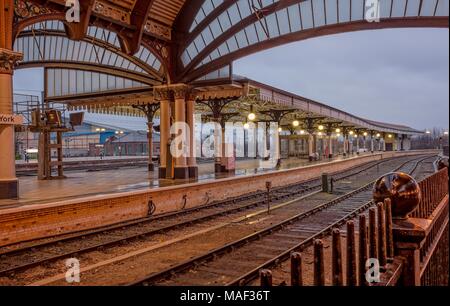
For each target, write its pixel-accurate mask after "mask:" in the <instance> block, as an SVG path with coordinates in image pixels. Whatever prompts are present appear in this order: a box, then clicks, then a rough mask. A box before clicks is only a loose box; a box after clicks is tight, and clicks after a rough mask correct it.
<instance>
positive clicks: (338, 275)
mask: <svg viewBox="0 0 450 306" xmlns="http://www.w3.org/2000/svg"><path fill="white" fill-rule="evenodd" d="M331 254H332V255H331V257H332V264H331V266H332V267H331V268H332V278H333V280H332V283H333V286H343V285H344V275H343V268H342V243H341V231H340V230H339V229H334V230H333V235H332V249H331Z"/></svg>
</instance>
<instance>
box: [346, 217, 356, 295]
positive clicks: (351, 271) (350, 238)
mask: <svg viewBox="0 0 450 306" xmlns="http://www.w3.org/2000/svg"><path fill="white" fill-rule="evenodd" d="M357 285H358V276H357V270H356V242H355V223H354V222H353V221H348V222H347V286H357Z"/></svg>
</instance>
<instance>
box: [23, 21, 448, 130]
mask: <svg viewBox="0 0 450 306" xmlns="http://www.w3.org/2000/svg"><path fill="white" fill-rule="evenodd" d="M448 35H449V33H448V30H447V29H394V30H392V29H391V30H377V31H362V32H355V33H346V34H339V35H333V36H325V37H319V38H316V39H311V40H306V41H301V42H297V43H294V44H290V45H285V46H282V47H279V48H276V49H270V50H267V51H264V52H261V53H257V54H253V55H251V56H250V57H247V58H244V59H241V60H239V61H237V62H236V63H235V65H234V72H235V73H236V74H240V75H244V76H246V77H249V78H251V79H254V80H257V81H260V82H263V83H267V84H270V85H273V86H275V87H278V88H281V89H285V90H288V91H291V92H293V93H296V94H299V95H302V96H305V97H307V98H310V99H313V100H317V101H319V102H323V103H326V104H328V105H331V106H334V107H337V108H340V109H342V110H345V111H348V112H350V113H352V114H355V115H358V116H361V117H364V118H368V119H372V120H377V121H384V122H390V123H398V124H405V125H409V126H412V127H414V128H417V129H426V128H431V127H435V126H436V127H442V128H446V129H448V126H449V37H448ZM42 84H43V81H42V72H41V70H40V69H33V70H19V71H17V72H16V74H15V91H20V90H27V91H26V92H28V93H32V94H38V92H39V91H42V88H43V85H42Z"/></svg>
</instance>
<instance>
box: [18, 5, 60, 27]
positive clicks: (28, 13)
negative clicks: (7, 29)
mask: <svg viewBox="0 0 450 306" xmlns="http://www.w3.org/2000/svg"><path fill="white" fill-rule="evenodd" d="M52 12H53V11H52V10H51V9H49V8H47V7H42V6H39V5H37V4H35V3H30V2H28V1H23V0H15V1H14V23H16V22H19V21H21V20H23V19H27V18H30V17H34V16H39V15H44V14H50V13H52Z"/></svg>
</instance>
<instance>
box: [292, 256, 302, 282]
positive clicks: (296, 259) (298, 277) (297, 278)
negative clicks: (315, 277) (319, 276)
mask: <svg viewBox="0 0 450 306" xmlns="http://www.w3.org/2000/svg"><path fill="white" fill-rule="evenodd" d="M302 268H303V267H302V254H301V253H297V252H295V253H292V254H291V286H293V287H298V286H303V271H302V270H303V269H302Z"/></svg>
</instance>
